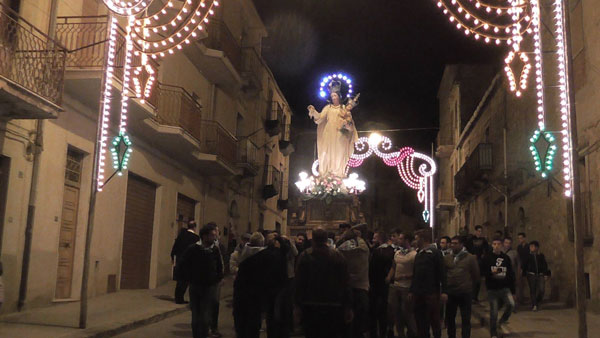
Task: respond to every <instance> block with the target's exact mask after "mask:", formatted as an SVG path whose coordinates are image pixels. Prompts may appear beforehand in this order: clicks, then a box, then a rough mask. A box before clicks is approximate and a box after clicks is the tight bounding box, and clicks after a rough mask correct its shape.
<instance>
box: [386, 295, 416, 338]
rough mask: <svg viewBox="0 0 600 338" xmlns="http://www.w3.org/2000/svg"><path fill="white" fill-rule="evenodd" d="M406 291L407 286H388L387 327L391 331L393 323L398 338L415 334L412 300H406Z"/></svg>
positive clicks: (414, 335)
mask: <svg viewBox="0 0 600 338" xmlns="http://www.w3.org/2000/svg"><path fill="white" fill-rule="evenodd" d="M408 293H409V292H408V288H402V287H399V286H395V285H392V286H390V290H389V296H388V309H389V310H388V314H389V317H388V318H389V328H390V329H391V330H392V331H393V330H394V325H396V330H398V337H400V338H404V337H407V336H408V337H410V338H412V337H416V336H417V323H416V321H415V312H414V302H411V301H409V300H408ZM405 329H406V333H405V332H404V330H405Z"/></svg>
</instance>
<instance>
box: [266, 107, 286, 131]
mask: <svg viewBox="0 0 600 338" xmlns="http://www.w3.org/2000/svg"><path fill="white" fill-rule="evenodd" d="M282 124H283V107H282V106H281V104H280V103H279V102H277V101H271V102H270V103H269V104H268V105H267V121H265V130H266V131H267V134H269V136H270V137H273V136H277V135H279V134H281V132H282V130H283V129H282ZM283 128H285V124H283Z"/></svg>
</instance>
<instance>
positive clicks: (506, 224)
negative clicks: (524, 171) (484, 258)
mask: <svg viewBox="0 0 600 338" xmlns="http://www.w3.org/2000/svg"><path fill="white" fill-rule="evenodd" d="M502 131H503V134H504V135H503V138H504V182H505V183H504V184H505V186H504V235H508V165H507V161H506V156H507V153H506V127H504V128H503V129H502Z"/></svg>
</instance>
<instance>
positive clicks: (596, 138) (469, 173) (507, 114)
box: [436, 0, 600, 311]
mask: <svg viewBox="0 0 600 338" xmlns="http://www.w3.org/2000/svg"><path fill="white" fill-rule="evenodd" d="M593 8H595V3H593V2H592V1H586V0H583V1H579V2H576V3H573V4H572V6H571V8H570V13H571V14H570V15H571V46H572V49H573V54H572V55H573V60H572V63H573V68H574V82H575V93H576V108H577V128H578V132H579V137H578V142H579V147H578V149H577V151H578V153H579V157H580V161H579V168H577V169H578V171H577V173H578V174H579V177H580V185H581V201H582V208H581V213H580V215H581V220H582V222H583V226H584V230H585V231H584V235H585V236H584V237H585V278H586V287H587V295H588V299H589V300H590V302H589V304H590V308H591V309H593V310H596V311H598V310H599V309H600V284H599V283H600V267H599V266H598V264H596V263H595V262H597V260H598V258H600V257H599V255H600V250H598V245H599V244H598V241H597V240H595V239H596V238H598V236H599V235H600V234H599V231H600V227H599V226H598V224H597V223H598V219H600V211H599V210H598V209H599V208H598V207H597V206H598V205H600V152H599V149H600V113H599V112H598V111H597V109H595V108H594V107H595V105H596V103H597V102H598V100H599V99H600V97H599V95H600V94H599V93H600V91H599V90H598V89H599V88H600V87H599V86H600V73H599V72H598V71H597V67H596V66H595V65H597V64H599V62H600V52H599V50H600V49H599V48H600V39H599V38H598V34H600V33H598V31H597V29H595V28H594V27H595V25H596V24H597V22H598V20H599V19H600V14H599V13H598V11H593V10H590V9H593ZM550 15H551V11H550V10H548V11H543V13H542V20H547V21H548V22H551V20H552V19H551V17H550ZM546 18H547V19H546ZM542 39H543V40H542V41H543V45H544V46H547V48H548V49H551V48H552V46H554V44H553V43H554V40H553V36H552V35H551V34H550V32H549V31H548V30H544V33H543V38H542ZM544 50H546V48H545V49H544ZM555 59H556V55H555V54H553V53H544V60H543V61H544V64H545V66H546V68H545V71H544V77H545V80H544V82H545V86H544V94H545V98H546V109H545V110H546V118H547V122H546V125H547V130H550V131H557V130H560V121H559V119H560V117H559V114H558V109H557V99H556V98H557V96H558V92H557V91H556V88H555V87H556V86H555V85H554V84H556V83H557V78H556V72H555V71H553V68H552V67H555V64H556V62H555ZM486 74H490V75H489V76H488V75H486ZM482 81H483V82H482ZM530 86H531V84H530ZM534 95H535V94H534V91H532V90H528V91H526V93H525V94H524V96H523V97H521V98H516V97H515V96H514V95H513V94H512V93H510V92H509V91H508V84H507V81H506V77H505V75H504V74H503V71H499V70H498V69H494V67H492V66H473V65H448V66H447V67H446V69H445V71H444V75H443V78H442V81H441V84H440V89H439V92H438V99H439V104H440V108H439V109H440V110H439V111H440V131H439V134H438V139H437V151H436V156H437V157H438V163H439V184H438V192H437V203H436V209H437V213H438V218H437V219H438V228H439V229H440V230H439V233H440V234H447V235H455V234H457V233H459V232H461V231H466V232H471V233H472V232H473V230H474V227H475V226H476V225H483V228H484V234H485V235H487V236H488V237H491V236H492V235H493V233H494V231H496V230H502V231H504V232H506V233H508V234H509V235H511V236H513V237H516V235H517V233H519V232H525V233H527V237H528V239H529V240H538V241H539V242H540V243H541V250H542V252H543V253H544V254H545V255H546V257H547V259H548V262H549V265H550V268H551V270H552V279H551V281H550V282H549V285H548V286H547V297H550V298H552V299H559V300H562V301H566V302H568V303H571V304H573V303H574V294H575V293H574V292H575V289H574V285H575V284H574V283H575V282H574V278H573V276H574V274H575V270H574V247H573V223H572V209H571V203H570V200H568V199H566V198H565V197H564V194H563V182H562V175H561V170H562V161H561V160H559V159H560V158H561V157H558V156H557V157H556V159H555V165H554V170H553V171H552V172H551V173H550V175H549V177H548V178H542V177H541V176H540V174H539V173H538V172H536V171H535V168H534V163H533V157H532V155H531V152H530V150H529V146H530V141H529V139H530V137H531V136H532V135H533V132H534V130H535V129H536V121H537V118H536V114H535V111H536V110H535V109H536V103H535V100H534V98H535V96H534ZM559 142H560V141H559Z"/></svg>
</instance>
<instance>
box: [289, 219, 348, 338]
mask: <svg viewBox="0 0 600 338" xmlns="http://www.w3.org/2000/svg"><path fill="white" fill-rule="evenodd" d="M312 238H313V246H312V247H311V248H308V249H306V250H304V252H302V254H300V256H299V257H298V263H297V265H296V285H295V290H294V301H295V314H296V317H299V318H301V321H302V326H303V327H304V333H305V335H306V338H349V337H348V336H347V335H346V334H345V331H344V325H345V324H348V323H350V322H351V321H352V317H353V313H352V289H351V287H350V284H349V280H350V276H349V274H348V265H347V263H346V260H345V259H344V257H343V256H342V254H340V253H339V252H338V251H336V250H335V249H333V248H331V247H330V246H328V245H327V232H326V231H325V230H323V229H322V228H317V229H315V230H314V231H313V234H312Z"/></svg>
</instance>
